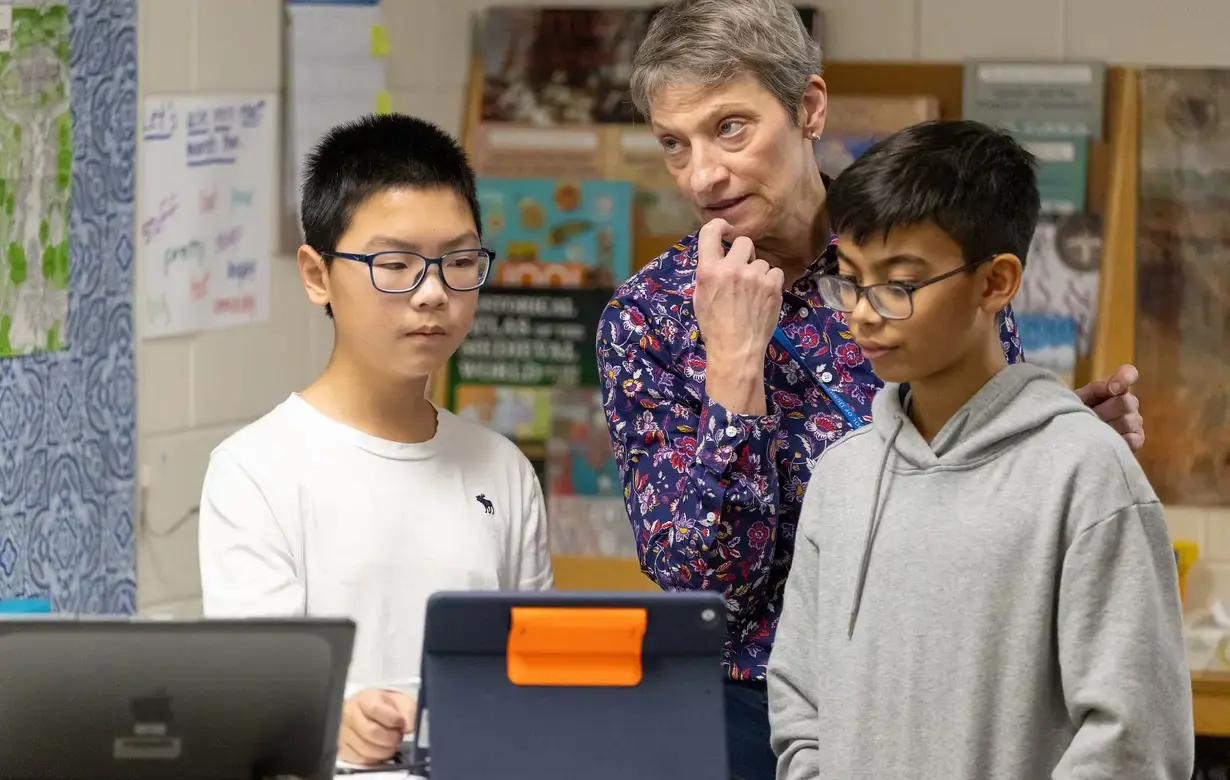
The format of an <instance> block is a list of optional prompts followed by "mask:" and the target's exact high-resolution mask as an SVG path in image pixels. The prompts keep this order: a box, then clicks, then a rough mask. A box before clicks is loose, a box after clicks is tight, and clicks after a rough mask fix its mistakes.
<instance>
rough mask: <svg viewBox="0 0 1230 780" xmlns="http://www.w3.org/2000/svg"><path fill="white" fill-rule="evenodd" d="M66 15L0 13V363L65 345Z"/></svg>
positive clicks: (35, 9) (68, 183)
mask: <svg viewBox="0 0 1230 780" xmlns="http://www.w3.org/2000/svg"><path fill="white" fill-rule="evenodd" d="M68 45H69V33H68V6H66V5H63V4H55V5H50V4H44V5H39V6H21V5H16V6H14V5H0V357H5V356H11V355H23V354H28V353H30V352H35V351H40V350H59V349H63V348H64V346H65V323H66V321H67V318H68V263H69V257H68V214H69V201H70V197H71V191H72V160H73V147H72V114H71V112H70V110H69V72H68Z"/></svg>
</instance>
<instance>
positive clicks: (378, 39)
mask: <svg viewBox="0 0 1230 780" xmlns="http://www.w3.org/2000/svg"><path fill="white" fill-rule="evenodd" d="M372 56H373V57H387V56H389V31H388V30H387V29H385V26H384V25H383V24H378V25H376V26H375V27H373V28H372Z"/></svg>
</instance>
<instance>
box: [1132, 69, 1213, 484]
mask: <svg viewBox="0 0 1230 780" xmlns="http://www.w3.org/2000/svg"><path fill="white" fill-rule="evenodd" d="M1228 192H1230V70H1197V69H1175V70H1152V71H1146V72H1145V73H1144V74H1143V75H1142V81H1141V139H1140V210H1139V213H1138V217H1137V231H1138V236H1137V258H1136V264H1137V270H1136V273H1137V278H1136V290H1137V301H1136V358H1135V360H1136V365H1137V367H1138V368H1139V369H1140V382H1139V383H1138V385H1137V388H1136V393H1137V395H1138V396H1139V398H1140V405H1141V408H1142V409H1145V410H1146V412H1145V414H1146V417H1147V418H1148V438H1147V439H1146V441H1145V446H1144V448H1143V450H1142V451H1141V453H1140V460H1141V463H1142V464H1143V465H1144V467H1145V470H1146V471H1147V472H1148V474H1149V479H1150V481H1151V482H1152V483H1153V487H1154V489H1155V490H1156V491H1157V493H1158V495H1159V496H1160V497H1161V499H1162V500H1163V501H1164V502H1166V503H1167V504H1187V505H1226V504H1230V222H1227V220H1226V193H1228Z"/></svg>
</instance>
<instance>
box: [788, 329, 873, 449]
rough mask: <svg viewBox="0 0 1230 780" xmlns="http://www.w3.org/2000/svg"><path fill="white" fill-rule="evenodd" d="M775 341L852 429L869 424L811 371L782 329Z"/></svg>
mask: <svg viewBox="0 0 1230 780" xmlns="http://www.w3.org/2000/svg"><path fill="white" fill-rule="evenodd" d="M773 340H774V341H776V342H777V345H778V346H779V347H781V348H782V349H784V350H786V354H787V355H789V356H790V358H791V359H792V360H794V362H795V363H798V364H799V368H801V369H803V371H804V372H805V373H806V374H807V375H808V376H809V377H811V379H812V381H813V382H815V383H816V385H817V386H818V387H819V388H820V389H821V390H823V391H824V394H825V395H827V396H828V397H829V400H830V401H832V402H833V404H834V405H835V406H836V407H837V408H838V409H840V410H841V416H842V417H845V418H846V422H848V423H850V428H851V429H854V428H862V427H863V426H864V425H866V424H867V421H866V420H864V419H863V418H862V417H859V416H858V415H857V414H855V413H854V408H853V407H851V406H850V404H848V403H846V399H844V398H842V397H841V396H839V395H838V394H837V393H835V392H833V389H832V388H831V387H829V386H828V383H827V382H823V381H821V379H820V377H818V376H816V372H815V371H812V370H811V366H809V365H807V361H805V360H804V359H803V355H802V354H800V353H799V350H798V347H796V346H795V345H794V342H792V341H791V340H790V338H789V337H788V336H787V335H786V334H785V332H783V331H782V329H781V328H778V329H777V330H775V331H773Z"/></svg>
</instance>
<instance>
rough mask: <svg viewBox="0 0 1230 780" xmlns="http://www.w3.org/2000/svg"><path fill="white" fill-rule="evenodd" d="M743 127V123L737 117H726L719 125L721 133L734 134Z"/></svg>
mask: <svg viewBox="0 0 1230 780" xmlns="http://www.w3.org/2000/svg"><path fill="white" fill-rule="evenodd" d="M742 129H743V123H742V122H740V121H739V120H737V119H724V120H722V122H721V124H719V125H718V134H719V135H734V134H735V133H737V132H739V131H740V130H742Z"/></svg>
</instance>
